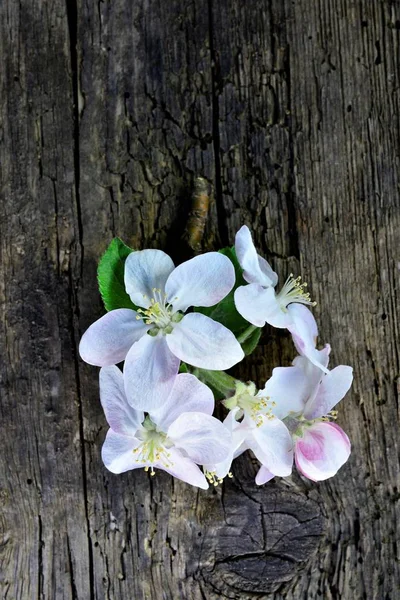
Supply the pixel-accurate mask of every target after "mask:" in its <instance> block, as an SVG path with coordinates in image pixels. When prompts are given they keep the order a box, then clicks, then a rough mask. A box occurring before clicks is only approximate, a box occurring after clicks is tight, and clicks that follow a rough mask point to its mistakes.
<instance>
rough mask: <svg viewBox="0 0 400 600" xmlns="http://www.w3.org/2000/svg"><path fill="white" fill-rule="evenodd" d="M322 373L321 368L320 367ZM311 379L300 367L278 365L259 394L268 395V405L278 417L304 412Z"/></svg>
mask: <svg viewBox="0 0 400 600" xmlns="http://www.w3.org/2000/svg"><path fill="white" fill-rule="evenodd" d="M318 370H319V372H320V373H321V375H322V372H321V371H320V369H318ZM310 391H311V390H310V385H309V380H308V378H307V376H306V374H305V373H304V371H303V370H302V369H301V368H299V367H276V368H275V369H274V370H273V371H272V377H271V378H270V379H268V381H267V383H266V384H265V387H264V389H263V390H261V391H260V392H258V394H257V396H258V397H261V398H265V397H268V398H269V400H268V406H271V403H272V402H275V406H273V405H272V406H271V410H272V413H273V414H274V415H275V416H276V417H278V419H284V418H285V417H287V416H288V415H289V414H290V413H302V412H303V410H304V407H305V404H306V401H307V400H308V398H309V395H310Z"/></svg>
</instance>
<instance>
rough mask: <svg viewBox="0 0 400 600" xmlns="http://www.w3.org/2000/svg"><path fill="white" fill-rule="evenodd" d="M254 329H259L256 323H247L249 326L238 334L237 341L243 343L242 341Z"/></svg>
mask: <svg viewBox="0 0 400 600" xmlns="http://www.w3.org/2000/svg"><path fill="white" fill-rule="evenodd" d="M256 329H259V327H257V325H249V327H247V329H245V330H244V331H243V333H242V334H240V335H239V336H238V338H237V341H238V342H239V344H243V342H245V341H246V340H247V339H248V338H249V337H250V336H251V334H252V333H253V331H255V330H256Z"/></svg>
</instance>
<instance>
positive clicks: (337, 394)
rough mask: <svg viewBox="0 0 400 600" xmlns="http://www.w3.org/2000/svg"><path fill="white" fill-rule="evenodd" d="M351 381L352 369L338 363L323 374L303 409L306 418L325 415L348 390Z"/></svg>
mask: <svg viewBox="0 0 400 600" xmlns="http://www.w3.org/2000/svg"><path fill="white" fill-rule="evenodd" d="M352 383H353V369H352V368H351V367H347V366H346V365H340V366H338V367H336V368H335V369H332V371H330V372H329V373H328V374H327V375H324V376H323V378H322V381H321V384H320V385H319V387H318V391H317V393H316V395H315V396H314V398H312V399H311V400H309V401H308V402H307V405H306V407H305V410H304V416H305V418H306V419H317V418H318V417H323V416H324V415H327V414H328V412H329V411H330V410H332V408H333V407H334V406H336V404H337V403H338V402H340V400H342V398H344V396H345V395H346V394H347V392H348V391H349V389H350V387H351V384H352Z"/></svg>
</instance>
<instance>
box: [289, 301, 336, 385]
mask: <svg viewBox="0 0 400 600" xmlns="http://www.w3.org/2000/svg"><path fill="white" fill-rule="evenodd" d="M287 310H288V314H289V316H290V318H291V320H292V322H291V323H290V324H289V325H288V329H289V331H290V333H291V334H292V338H293V342H294V345H295V346H296V349H297V351H298V352H299V354H301V355H302V356H305V357H306V358H308V360H310V361H311V362H312V363H313V364H314V365H315V366H317V367H319V368H320V369H322V371H324V372H325V373H327V372H328V369H327V368H326V367H324V366H323V364H322V363H321V362H320V361H321V357H320V354H319V350H317V349H316V348H315V344H316V343H317V336H318V327H317V322H316V320H315V318H314V316H313V314H312V312H311V311H310V310H309V309H308V308H307V307H306V306H304V304H289V306H288V308H287Z"/></svg>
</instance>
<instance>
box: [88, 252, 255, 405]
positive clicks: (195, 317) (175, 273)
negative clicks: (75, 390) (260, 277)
mask: <svg viewBox="0 0 400 600" xmlns="http://www.w3.org/2000/svg"><path fill="white" fill-rule="evenodd" d="M234 282H235V271H234V267H233V265H232V263H231V261H230V260H229V259H228V258H227V257H226V256H224V255H223V254H220V253H218V252H209V253H206V254H203V255H201V256H196V257H195V258H192V259H191V260H188V261H187V262H185V263H183V264H181V265H180V266H178V267H177V268H175V267H174V264H173V262H172V260H171V259H170V257H169V256H168V255H167V254H165V253H164V252H162V251H161V250H141V251H139V252H133V253H132V254H130V255H129V256H128V258H127V259H126V263H125V287H126V290H127V292H128V294H129V295H130V297H131V299H132V302H133V303H134V304H135V305H137V306H139V307H141V308H140V309H139V310H138V311H137V312H136V311H134V310H129V309H125V308H121V309H117V310H113V311H110V312H109V313H107V314H106V315H104V316H103V317H102V318H101V319H99V320H98V321H96V322H95V323H94V324H93V325H92V326H91V327H89V329H88V330H87V331H86V332H85V334H84V335H83V337H82V340H81V343H80V347H79V352H80V354H81V357H82V358H83V360H85V361H86V362H88V363H89V364H92V365H96V366H107V365H113V364H117V363H118V362H121V361H123V360H124V359H125V366H124V376H125V388H126V394H127V397H128V401H129V402H130V404H131V405H132V406H133V407H135V408H136V409H138V410H139V409H140V410H153V409H155V408H157V407H158V406H159V405H160V402H163V401H164V399H165V398H167V396H168V394H169V392H170V391H171V389H172V386H173V383H174V379H175V377H176V375H177V373H178V369H179V364H180V361H181V360H183V361H185V362H187V363H188V364H190V365H193V366H195V367H199V368H202V369H212V370H225V369H229V368H230V367H232V366H233V365H234V364H236V363H237V362H239V361H240V360H242V358H243V357H244V354H243V351H242V348H241V346H240V344H239V342H238V341H237V340H236V338H235V336H234V335H233V333H232V332H231V331H229V329H227V328H226V327H224V326H223V325H221V324H220V323H217V322H216V321H213V320H212V319H210V318H209V317H207V316H205V315H203V314H200V313H190V314H187V315H184V314H183V313H184V312H185V311H186V310H187V309H188V307H189V306H213V305H214V304H217V303H218V302H219V301H220V300H222V298H224V297H225V296H226V295H227V294H228V293H229V292H230V290H231V289H232V287H233V285H234Z"/></svg>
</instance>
